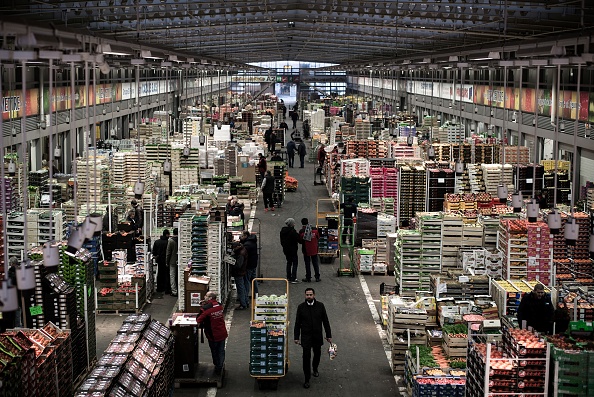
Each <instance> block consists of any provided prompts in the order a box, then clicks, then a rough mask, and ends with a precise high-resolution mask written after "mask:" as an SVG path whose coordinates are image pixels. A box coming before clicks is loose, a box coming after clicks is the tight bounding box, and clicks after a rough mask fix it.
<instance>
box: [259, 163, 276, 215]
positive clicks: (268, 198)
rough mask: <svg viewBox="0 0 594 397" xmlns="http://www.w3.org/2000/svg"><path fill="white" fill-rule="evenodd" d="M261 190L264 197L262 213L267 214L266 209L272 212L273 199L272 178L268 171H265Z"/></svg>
mask: <svg viewBox="0 0 594 397" xmlns="http://www.w3.org/2000/svg"><path fill="white" fill-rule="evenodd" d="M261 189H262V194H263V195H264V212H268V208H270V211H274V199H273V197H272V195H273V194H274V177H273V176H272V173H271V172H270V171H266V176H265V177H264V179H263V180H262V186H261Z"/></svg>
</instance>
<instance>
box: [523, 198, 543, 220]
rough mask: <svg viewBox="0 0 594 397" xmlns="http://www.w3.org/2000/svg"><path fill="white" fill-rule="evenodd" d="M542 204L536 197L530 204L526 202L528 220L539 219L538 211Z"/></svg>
mask: <svg viewBox="0 0 594 397" xmlns="http://www.w3.org/2000/svg"><path fill="white" fill-rule="evenodd" d="M539 207H540V206H539V205H538V201H536V199H535V198H532V199H531V200H530V202H529V203H528V204H526V216H527V217H528V222H536V221H537V219H538V211H539V210H540V208H539Z"/></svg>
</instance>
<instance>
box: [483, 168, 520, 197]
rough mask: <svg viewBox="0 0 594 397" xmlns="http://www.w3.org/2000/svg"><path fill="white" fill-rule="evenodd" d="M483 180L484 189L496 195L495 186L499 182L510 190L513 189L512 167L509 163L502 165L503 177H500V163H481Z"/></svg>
mask: <svg viewBox="0 0 594 397" xmlns="http://www.w3.org/2000/svg"><path fill="white" fill-rule="evenodd" d="M481 168H482V171H483V180H484V182H485V191H486V192H487V193H490V194H492V195H493V196H497V186H499V184H500V183H501V182H503V184H504V185H506V186H507V187H508V189H509V190H510V191H512V190H513V188H514V185H513V167H512V165H511V164H505V165H504V166H503V179H502V177H501V164H482V165H481Z"/></svg>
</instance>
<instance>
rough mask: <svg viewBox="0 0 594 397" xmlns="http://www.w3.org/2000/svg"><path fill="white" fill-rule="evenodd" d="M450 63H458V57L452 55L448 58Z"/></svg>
mask: <svg viewBox="0 0 594 397" xmlns="http://www.w3.org/2000/svg"><path fill="white" fill-rule="evenodd" d="M448 62H458V56H456V55H450V56H449V57H448Z"/></svg>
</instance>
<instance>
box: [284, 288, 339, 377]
mask: <svg viewBox="0 0 594 397" xmlns="http://www.w3.org/2000/svg"><path fill="white" fill-rule="evenodd" d="M322 326H323V327H324V331H325V332H326V340H327V341H328V343H332V330H331V329H330V321H328V314H327V313H326V308H325V307H324V304H323V303H322V302H319V301H317V300H316V292H315V291H314V289H313V288H306V289H305V302H303V303H301V304H300V305H299V306H298V307H297V316H296V318H295V336H294V338H293V339H294V340H295V343H296V344H298V345H301V347H302V348H303V374H304V375H305V382H304V383H303V387H305V388H306V389H309V380H310V378H311V375H313V376H314V377H315V378H317V377H318V376H320V373H319V372H318V367H319V365H320V358H321V356H322V345H323V344H324V337H323V335H322ZM312 350H313V362H312V358H311V352H312ZM312 366H313V373H312V371H311V369H312Z"/></svg>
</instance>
